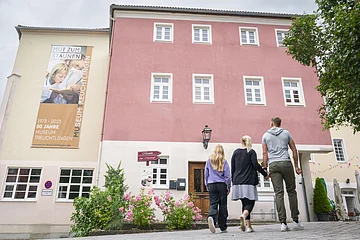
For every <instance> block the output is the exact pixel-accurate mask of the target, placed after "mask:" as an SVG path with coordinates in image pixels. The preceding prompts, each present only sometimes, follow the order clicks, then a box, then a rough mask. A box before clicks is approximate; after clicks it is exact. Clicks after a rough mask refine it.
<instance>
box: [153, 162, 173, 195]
mask: <svg viewBox="0 0 360 240" xmlns="http://www.w3.org/2000/svg"><path fill="white" fill-rule="evenodd" d="M161 159H166V164H160V160H161ZM169 159H170V157H169V156H164V155H160V156H159V160H157V162H158V163H154V161H152V162H151V164H150V166H151V174H152V175H151V177H152V178H154V169H157V173H156V176H157V177H156V182H157V184H152V187H153V188H154V189H169V181H170V180H169ZM161 169H166V184H160V180H161V178H160V175H161ZM153 181H154V179H153Z"/></svg>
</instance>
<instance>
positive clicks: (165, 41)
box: [154, 39, 174, 43]
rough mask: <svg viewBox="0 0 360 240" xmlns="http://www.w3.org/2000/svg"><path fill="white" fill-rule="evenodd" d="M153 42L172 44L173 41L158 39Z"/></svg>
mask: <svg viewBox="0 0 360 240" xmlns="http://www.w3.org/2000/svg"><path fill="white" fill-rule="evenodd" d="M154 42H164V43H173V42H174V41H173V40H159V39H155V40H154Z"/></svg>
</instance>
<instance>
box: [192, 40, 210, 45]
mask: <svg viewBox="0 0 360 240" xmlns="http://www.w3.org/2000/svg"><path fill="white" fill-rule="evenodd" d="M192 43H193V44H205V45H211V44H212V43H211V42H195V41H193V42H192Z"/></svg>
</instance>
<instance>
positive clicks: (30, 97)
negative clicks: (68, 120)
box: [0, 29, 109, 238]
mask: <svg viewBox="0 0 360 240" xmlns="http://www.w3.org/2000/svg"><path fill="white" fill-rule="evenodd" d="M22 32H23V34H22V37H21V40H20V44H19V48H18V53H17V57H16V61H15V64H14V70H13V72H14V73H16V74H17V75H13V76H11V77H10V78H9V79H10V80H11V81H13V93H12V94H13V95H12V96H11V97H10V98H9V102H8V105H7V111H6V114H5V118H4V121H3V123H4V124H3V128H2V130H1V133H2V134H1V135H0V141H1V145H0V194H1V196H0V213H1V214H0V215H1V217H0V238H2V237H4V236H6V234H15V233H16V234H25V235H18V237H21V238H27V237H28V236H29V235H26V234H27V233H37V234H38V233H39V234H40V233H49V232H55V233H56V232H62V233H64V232H65V233H66V232H68V231H69V230H70V228H69V226H70V223H71V222H70V216H71V213H72V211H73V206H72V202H71V201H68V202H57V200H56V195H57V184H58V181H59V172H60V168H64V167H67V168H92V169H94V175H93V184H96V180H97V179H96V175H97V166H98V156H99V146H100V140H101V132H102V120H103V113H104V105H105V92H106V82H107V73H108V61H109V51H108V49H109V45H108V44H109V33H108V32H97V33H90V32H87V33H84V32H65V31H30V30H26V29H25V30H22ZM54 44H56V45H80V46H93V52H92V60H91V65H90V72H89V79H88V85H87V92H86V102H85V107H84V114H83V120H82V128H81V136H80V143H79V148H78V149H55V148H31V143H32V138H33V133H34V127H35V122H36V119H37V114H38V109H39V104H40V97H41V92H42V89H43V84H44V79H45V74H46V70H47V66H48V62H49V57H50V51H51V45H54ZM18 75H20V76H21V77H19V76H18ZM9 166H12V167H41V168H42V174H41V179H40V183H39V187H38V192H37V200H36V201H33V202H30V201H26V202H24V200H20V201H13V200H4V199H2V197H3V190H4V189H3V188H4V181H5V176H6V171H7V168H8V167H9ZM46 180H51V181H52V182H53V187H52V189H53V195H52V196H41V190H42V189H44V182H45V181H46ZM4 234H5V235H4ZM55 236H56V235H55ZM5 238H6V237H5Z"/></svg>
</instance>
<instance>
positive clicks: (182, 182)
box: [176, 178, 186, 191]
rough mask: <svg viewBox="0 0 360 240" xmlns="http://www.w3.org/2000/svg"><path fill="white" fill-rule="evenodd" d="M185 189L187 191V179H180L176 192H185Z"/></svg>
mask: <svg viewBox="0 0 360 240" xmlns="http://www.w3.org/2000/svg"><path fill="white" fill-rule="evenodd" d="M185 189H186V179H185V178H178V179H177V180H176V190H178V191H185Z"/></svg>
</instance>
